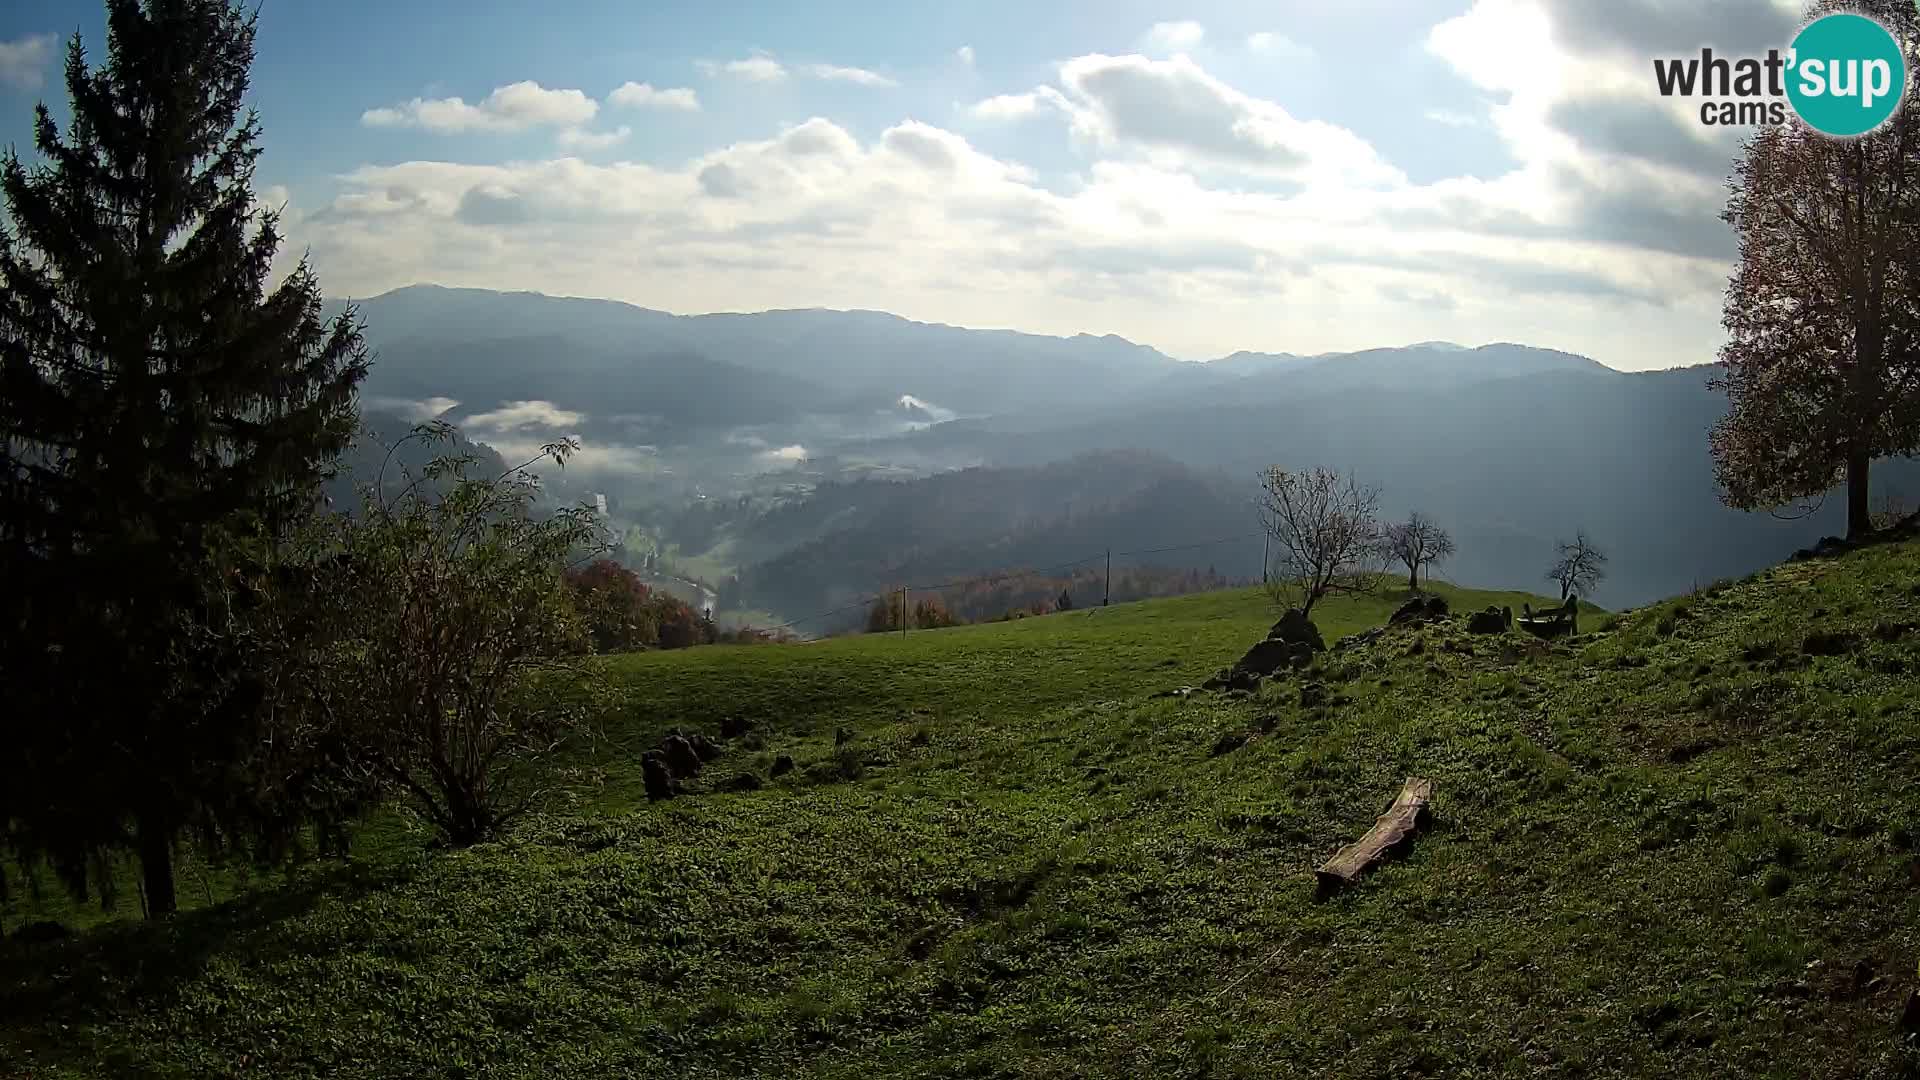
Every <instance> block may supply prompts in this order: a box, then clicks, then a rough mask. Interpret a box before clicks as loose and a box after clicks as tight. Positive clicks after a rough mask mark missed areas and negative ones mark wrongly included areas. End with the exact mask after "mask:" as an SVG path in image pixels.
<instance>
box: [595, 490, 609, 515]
mask: <svg viewBox="0 0 1920 1080" xmlns="http://www.w3.org/2000/svg"><path fill="white" fill-rule="evenodd" d="M593 508H594V510H596V511H598V512H599V514H600V516H601V517H606V516H607V497H606V496H605V495H603V494H602V495H595V496H594V497H593Z"/></svg>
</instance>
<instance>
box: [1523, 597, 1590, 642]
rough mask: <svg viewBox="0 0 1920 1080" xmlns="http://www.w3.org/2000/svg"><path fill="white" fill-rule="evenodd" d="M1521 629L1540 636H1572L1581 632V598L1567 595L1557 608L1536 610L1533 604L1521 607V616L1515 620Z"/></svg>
mask: <svg viewBox="0 0 1920 1080" xmlns="http://www.w3.org/2000/svg"><path fill="white" fill-rule="evenodd" d="M1515 621H1516V622H1517V623H1518V624H1519V626H1520V629H1522V630H1525V631H1526V632H1527V633H1529V634H1532V635H1533V636H1534V637H1538V638H1556V637H1571V636H1573V635H1575V634H1578V633H1579V632H1580V598H1579V597H1578V596H1569V597H1567V602H1566V603H1564V604H1561V605H1560V606H1559V607H1557V608H1551V609H1549V610H1546V611H1535V610H1533V605H1531V604H1523V605H1521V607H1520V618H1519V619H1517V620H1515Z"/></svg>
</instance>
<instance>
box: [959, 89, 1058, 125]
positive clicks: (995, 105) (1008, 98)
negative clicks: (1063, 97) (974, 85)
mask: <svg viewBox="0 0 1920 1080" xmlns="http://www.w3.org/2000/svg"><path fill="white" fill-rule="evenodd" d="M1045 100H1046V95H1045V94H1044V93H1043V92H1042V91H1041V90H1029V91H1027V92H1026V93H1024V94H1000V95H998V96H996V97H990V98H987V99H986V100H985V101H976V102H974V103H973V104H971V105H969V106H967V107H966V111H967V113H968V115H971V116H973V117H975V118H977V119H981V120H1017V119H1019V118H1020V117H1023V116H1032V115H1033V114H1034V113H1037V112H1039V111H1040V106H1041V104H1042V102H1043V101H1045Z"/></svg>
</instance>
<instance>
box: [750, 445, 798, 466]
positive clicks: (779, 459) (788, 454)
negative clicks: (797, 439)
mask: <svg viewBox="0 0 1920 1080" xmlns="http://www.w3.org/2000/svg"><path fill="white" fill-rule="evenodd" d="M757 456H758V457H759V459H760V462H761V463H762V464H764V465H772V466H793V465H798V464H800V463H801V462H804V461H806V460H807V448H806V447H804V446H799V445H794V446H782V447H778V448H777V449H773V450H766V451H762V452H761V453H760V454H759V455H757Z"/></svg>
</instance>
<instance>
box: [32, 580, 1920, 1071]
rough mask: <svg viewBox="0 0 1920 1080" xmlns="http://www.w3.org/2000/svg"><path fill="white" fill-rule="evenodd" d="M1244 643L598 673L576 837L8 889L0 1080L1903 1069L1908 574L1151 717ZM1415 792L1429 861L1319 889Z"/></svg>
mask: <svg viewBox="0 0 1920 1080" xmlns="http://www.w3.org/2000/svg"><path fill="white" fill-rule="evenodd" d="M1442 591H1443V592H1444V593H1445V594H1446V595H1447V596H1448V599H1449V600H1450V601H1451V602H1452V603H1453V606H1454V610H1455V611H1456V612H1460V611H1464V610H1467V609H1472V608H1478V607H1483V606H1486V605H1487V604H1496V605H1499V604H1507V605H1511V606H1513V607H1514V608H1516V609H1518V607H1519V606H1520V603H1521V602H1523V600H1531V601H1532V602H1534V603H1535V604H1536V605H1538V604H1539V603H1540V600H1539V598H1537V597H1523V596H1522V595H1520V594H1511V593H1509V594H1494V593H1469V592H1462V591H1460V590H1454V589H1443V590H1442ZM1395 600H1396V597H1392V596H1383V597H1380V598H1376V599H1372V600H1355V601H1334V602H1330V603H1329V604H1328V605H1327V606H1325V608H1324V609H1323V610H1321V611H1317V612H1316V621H1317V622H1318V623H1319V625H1320V628H1321V630H1322V632H1323V634H1324V636H1325V637H1326V638H1327V639H1328V641H1329V642H1331V641H1333V640H1334V639H1335V638H1337V637H1340V636H1342V635H1344V634H1348V633H1353V632H1356V631H1359V630H1362V629H1365V628H1369V627H1372V626H1376V625H1379V624H1380V623H1381V622H1383V621H1384V620H1385V617H1386V615H1387V613H1388V612H1389V611H1391V609H1392V608H1393V606H1394V605H1395ZM1274 617H1275V613H1274V611H1273V609H1272V608H1271V606H1270V605H1269V603H1268V601H1267V600H1266V598H1265V597H1264V596H1263V595H1261V594H1260V593H1259V592H1258V591H1241V592H1233V593H1220V594H1212V595H1205V596H1195V597H1186V598H1181V599H1175V600H1162V601H1151V602H1146V603H1140V604H1132V605H1123V606H1118V607H1114V608H1109V609H1104V610H1098V611H1078V612H1071V613H1066V614H1060V615H1053V616H1047V617H1044V618H1034V619H1026V620H1021V621H1016V622H1012V623H1003V624H992V625H983V626H972V627H962V628H957V629H953V630H944V631H932V632H915V633H913V634H909V635H907V636H906V637H904V638H901V637H897V636H868V637H857V638H846V639H836V640H832V641H826V642H819V643H812V644H805V645H793V646H779V647H758V648H709V649H696V650H690V651H683V652H676V653H654V654H642V655H636V656H631V657H622V658H617V659H615V660H613V661H611V662H610V668H611V672H612V674H613V676H614V677H615V678H617V679H618V680H619V681H620V683H621V685H622V686H623V687H624V688H626V691H627V692H626V693H625V694H623V704H622V706H621V708H620V711H619V715H617V716H616V717H614V718H613V721H612V723H611V724H610V729H609V733H608V735H607V737H606V739H605V740H604V741H603V742H602V743H601V744H600V745H599V746H598V747H596V749H595V753H594V754H593V755H592V757H591V759H590V760H586V761H583V762H581V763H580V765H581V767H580V768H579V770H577V772H575V773H573V774H570V783H571V787H570V797H569V800H568V802H567V804H566V805H563V806H561V807H560V808H558V809H556V810H555V811H554V812H552V813H550V814H547V815H544V816H542V817H539V818H536V819H531V820H529V821H527V822H525V823H524V824H523V825H522V826H521V827H519V828H518V829H516V830H515V831H514V832H513V833H512V834H511V835H510V836H508V837H506V838H504V839H503V840H501V841H499V842H497V843H492V844H487V845H483V846H480V847H476V848H473V849H469V850H466V851H460V852H446V851H436V850H432V849H431V848H430V847H429V846H428V845H427V844H425V843H424V841H423V840H422V839H421V836H420V834H419V833H418V831H417V830H415V829H414V828H413V827H412V826H410V825H409V823H408V822H407V821H406V820H405V818H404V817H403V816H402V815H399V814H390V815H386V816H383V817H382V818H381V819H380V820H378V821H376V822H373V823H371V824H370V825H369V826H368V828H367V829H366V830H365V831H364V832H363V834H362V835H361V837H360V839H359V842H358V844H357V846H356V854H355V857H354V859H353V860H352V861H351V863H349V864H347V865H340V864H314V865H311V866H308V867H305V868H303V869H301V870H299V871H297V872H295V873H293V874H291V875H284V876H282V875H272V876H270V877H266V878H251V877H248V876H246V875H241V874H238V873H234V872H226V871H220V872H216V873H215V874H213V875H210V876H209V879H208V882H209V883H208V884H207V885H206V886H205V888H204V890H203V889H201V888H198V887H196V885H195V882H196V881H197V879H195V878H193V877H191V876H183V880H182V888H181V897H182V900H183V902H187V901H192V900H194V899H195V898H196V895H198V894H202V893H204V895H202V896H200V897H199V898H200V902H201V904H202V906H201V907H200V908H199V909H197V910H191V911H186V912H183V913H182V914H181V915H179V916H177V917H176V918H174V919H172V920H170V921H169V922H167V923H166V924H164V925H157V926H154V925H146V924H142V923H139V922H137V921H134V920H133V919H131V918H128V917H126V916H128V915H129V914H130V913H129V912H128V911H127V909H126V905H127V898H126V897H122V904H121V909H120V910H119V912H118V915H117V917H108V916H105V915H103V914H102V913H100V912H98V911H97V909H87V910H85V911H82V910H78V909H74V908H72V907H71V905H69V904H68V903H67V902H66V901H65V900H64V899H62V898H60V897H58V896H57V895H54V894H52V893H43V895H42V896H41V897H40V898H39V899H38V900H37V901H36V900H33V899H31V898H29V897H27V896H25V895H24V894H23V893H20V892H19V891H18V890H16V893H17V895H15V896H14V897H13V899H11V900H10V901H9V902H8V903H7V905H6V907H5V909H4V919H5V925H6V927H7V928H8V929H9V930H11V929H12V928H14V927H16V926H18V925H19V924H20V923H21V922H24V921H28V920H30V919H35V918H44V917H49V916H50V915H51V916H53V917H59V918H62V919H64V920H66V921H69V922H71V923H73V924H75V925H87V926H88V927H89V928H88V929H87V930H86V932H84V933H82V934H80V935H79V936H77V937H75V938H73V939H71V940H68V941H64V942H53V943H48V944H38V945H28V944H22V943H17V942H15V943H7V942H0V1076H15V1075H19V1076H30V1077H35V1078H40V1077H67V1076H72V1077H82V1076H85V1077H93V1076H166V1077H201V1076H256V1075H257V1076H272V1077H303V1076H342V1077H344V1076H354V1077H361V1076H369V1077H389V1076H390V1077H425V1076H458V1077H519V1076H526V1077H535V1076H539V1077H547V1076H564V1077H573V1076H578V1077H605V1076H649V1077H651V1076H660V1077H668V1076H672V1077H699V1076H737V1075H744V1076H768V1077H786V1076H815V1077H869V1076H929V1077H1027V1076H1037V1077H1081V1076H1089V1077H1090V1076H1124V1077H1148V1076H1151V1077H1162V1076H1166V1077H1202V1076H1219V1077H1273V1076H1354V1077H1361V1076H1383V1075H1391V1076H1414V1075H1474V1076H1510V1075H1511V1076H1520V1075H1525V1076H1593V1075H1623V1076H1624V1075H1633V1076H1640V1075H1683V1076H1732V1075H1753V1076H1782V1077H1786V1076H1794V1077H1799V1076H1833V1077H1841V1076H1897V1075H1912V1074H1914V1073H1915V1072H1916V1071H1920V1050H1916V1048H1915V1045H1914V1044H1913V1043H1912V1042H1911V1041H1910V1040H1909V1039H1908V1038H1907V1037H1905V1036H1903V1035H1901V1034H1900V1033H1899V1032H1898V1031H1897V1030H1896V1025H1895V1020H1896V1018H1897V1016H1898V1014H1899V1010H1900V1007H1901V1005H1902V1003H1903V1002H1904V1000H1905V998H1906V995H1907V994H1908V992H1909V991H1910V990H1911V989H1912V988H1913V984H1914V977H1915V959H1916V957H1917V956H1920V860H1916V855H1915V850H1914V849H1915V847H1916V843H1917V841H1916V837H1917V836H1920V799H1916V797H1915V795H1914V791H1915V788H1914V782H1915V779H1916V777H1920V715H1917V714H1920V694H1916V693H1915V686H1916V683H1915V678H1914V672H1915V671H1920V548H1915V547H1913V546H1903V547H1887V548H1880V549H1873V550H1870V551H1866V552H1861V553H1857V554H1854V555H1851V556H1847V557H1845V558H1843V559H1840V560H1836V561H1831V562H1813V563H1805V564H1796V565H1791V566H1787V567H1782V568H1780V569H1777V570H1774V571H1770V572H1768V573H1766V574H1763V575H1760V576H1759V577H1757V578H1755V579H1753V580H1750V581H1747V582H1742V583H1738V584H1732V585H1727V586H1723V587H1718V588H1716V589H1713V590H1708V591H1707V592H1704V593H1701V594H1697V595H1695V596H1690V597H1684V598H1676V599H1675V600H1673V601H1670V602H1668V603H1666V604H1662V605H1658V606H1655V607H1651V608H1647V609H1645V610H1642V611H1638V612H1634V613H1632V614H1631V615H1629V616H1626V617H1624V618H1622V619H1620V620H1619V621H1618V623H1617V624H1616V625H1613V626H1612V627H1611V628H1610V629H1607V630H1605V631H1604V632H1600V633H1589V634H1587V635H1586V636H1584V637H1583V638H1580V639H1577V640H1575V641H1573V642H1571V643H1557V644H1554V645H1545V644H1542V643H1538V642H1533V641H1531V640H1530V639H1526V638H1523V637H1521V636H1519V635H1499V636H1491V637H1473V636H1469V635H1467V634H1465V632H1464V630H1463V629H1462V628H1461V624H1460V620H1459V619H1458V618H1456V619H1454V620H1453V621H1452V622H1450V623H1447V624H1444V625H1434V626H1425V627H1416V628H1398V629H1395V630H1393V631H1391V632H1390V633H1388V634H1386V635H1385V636H1384V637H1382V638H1381V639H1380V640H1379V641H1377V642H1375V643H1374V644H1372V645H1369V646H1365V647H1362V648H1359V649H1355V650H1351V651H1345V652H1336V653H1332V654H1328V655H1327V656H1325V657H1323V658H1321V659H1320V660H1319V661H1317V662H1316V664H1315V666H1314V667H1313V668H1312V669H1310V670H1309V671H1308V672H1306V673H1305V674H1304V675H1303V676H1299V677H1291V676H1290V677H1283V678H1282V679H1279V680H1275V681H1274V682H1271V683H1269V684H1268V685H1266V686H1263V687H1262V689H1261V690H1260V691H1259V692H1258V693H1256V694H1254V695H1252V696H1243V697H1234V696H1221V695H1214V694H1210V693H1201V694H1196V695H1193V696H1191V697H1188V698H1184V699H1181V698H1168V697H1159V696H1156V695H1157V694H1159V693H1161V692H1163V691H1167V690H1171V689H1174V688H1178V687H1182V686H1197V685H1198V684H1199V683H1200V682H1201V681H1202V680H1203V679H1205V678H1206V677H1207V676H1208V675H1209V674H1211V673H1212V672H1213V671H1214V670H1215V669H1217V668H1219V667H1222V666H1224V665H1226V664H1229V663H1231V662H1232V661H1233V660H1235V659H1237V658H1238V657H1239V655H1240V654H1241V653H1242V652H1243V651H1244V650H1245V649H1246V647H1247V646H1248V645H1249V644H1251V643H1252V642H1253V641H1254V640H1256V639H1257V638H1259V637H1261V636H1262V635H1263V634H1264V632H1265V630H1266V628H1267V626H1268V625H1269V624H1270V623H1271V622H1272V621H1273V619H1274ZM1603 622H1612V620H1610V619H1606V620H1603V619H1602V618H1600V617H1596V616H1587V617H1584V618H1583V619H1582V629H1583V630H1592V629H1595V628H1598V627H1599V626H1601V625H1602V624H1603ZM723 717H740V718H747V719H750V720H752V721H754V722H755V724H756V727H755V732H754V734H753V735H752V736H750V737H748V738H747V739H743V740H735V741H734V742H733V743H732V744H731V746H730V748H729V751H728V753H727V755H726V756H725V757H723V758H721V759H720V760H719V761H718V762H716V763H715V764H713V765H712V766H709V768H708V770H707V771H706V772H705V773H703V774H702V776H701V777H700V779H699V780H698V781H696V782H695V784H694V788H695V793H694V794H690V795H688V796H686V797H683V798H680V799H676V800H673V801H671V802H665V803H659V804H649V803H647V802H646V801H645V799H644V798H643V797H642V796H641V793H640V792H641V789H640V785H639V772H638V768H637V757H638V754H639V752H640V751H641V750H642V749H643V748H645V747H646V746H649V745H651V744H652V742H653V741H654V740H655V739H656V738H657V737H658V736H659V734H660V733H661V732H662V731H664V730H665V729H666V728H668V727H671V726H681V727H686V728H700V729H705V730H708V731H712V730H713V729H714V728H715V727H716V726H717V725H718V722H719V721H720V719H722V718H723ZM842 729H845V730H844V731H842ZM836 732H840V733H841V735H842V736H843V737H844V744H841V745H837V743H841V741H842V740H841V739H838V738H836ZM1243 738H1244V739H1245V740H1246V741H1245V742H1244V744H1242V741H1241V740H1242V739H1243ZM780 754H786V755H790V756H792V757H793V758H794V760H795V762H796V768H795V769H794V770H793V771H792V772H791V773H789V774H788V775H786V776H784V777H781V778H779V779H777V780H770V781H769V782H768V783H767V784H766V785H765V786H764V787H762V788H761V789H760V790H755V791H731V790H726V789H728V788H729V787H730V786H731V781H732V780H733V779H734V778H735V777H736V776H738V775H739V774H741V773H743V772H749V771H751V772H754V773H756V774H757V775H759V776H761V777H766V776H768V774H769V772H770V767H771V765H772V762H773V759H774V757H775V756H776V755H780ZM1409 775H1421V776H1427V777H1430V778H1432V779H1433V780H1434V781H1435V784H1436V788H1437V794H1436V798H1435V804H1434V812H1435V822H1434V825H1433V827H1432V829H1431V830H1430V831H1429V832H1428V833H1427V834H1426V835H1424V836H1423V837H1422V838H1421V839H1420V840H1419V841H1418V843H1417V844H1416V845H1415V846H1414V848H1413V849H1412V851H1411V852H1410V853H1408V855H1407V856H1406V857H1404V858H1402V859H1399V860H1396V861H1394V862H1391V863H1389V864H1387V865H1384V866H1383V867H1381V868H1380V869H1378V870H1376V871H1375V872H1374V873H1373V874H1372V875H1371V876H1369V877H1368V878H1367V879H1366V880H1365V881H1364V882H1363V883H1362V884H1361V885H1359V886H1358V887H1356V888H1354V889H1352V890H1349V891H1347V892H1346V893H1344V894H1341V895H1339V896H1336V897H1334V898H1332V899H1328V900H1324V901H1316V900H1315V899H1314V895H1313V883H1312V880H1311V869H1312V867H1313V866H1315V865H1317V864H1318V863H1319V862H1320V861H1321V860H1323V859H1325V858H1326V857H1327V856H1329V855H1330V854H1332V853H1333V852H1334V851H1335V850H1337V849H1338V848H1339V847H1341V846H1342V845H1344V844H1346V843H1348V842H1350V841H1351V840H1353V839H1356V838H1357V837H1358V836H1359V835H1360V834H1361V833H1362V832H1364V831H1365V830H1366V828H1367V827H1368V825H1369V824H1371V822H1372V819H1373V817H1374V815H1375V814H1377V813H1379V812H1380V811H1381V810H1382V809H1384V808H1385V806H1386V804H1387V802H1388V801H1389V800H1390V799H1391V798H1392V796H1393V794H1394V792H1395V790H1397V788H1398V786H1399V784H1400V782H1401V780H1402V779H1404V778H1405V777H1407V776H1409ZM185 873H186V875H191V874H192V873H193V870H192V869H189V870H188V871H186V872H185ZM207 897H211V898H212V899H213V900H214V901H215V902H214V903H213V904H211V905H207V904H205V899H206V898H207Z"/></svg>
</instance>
